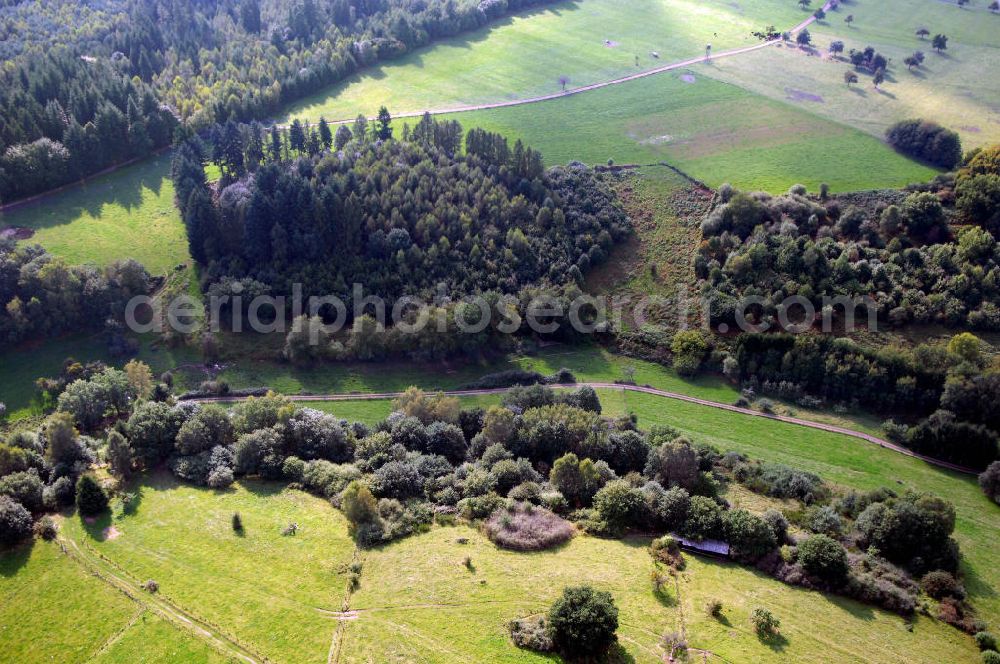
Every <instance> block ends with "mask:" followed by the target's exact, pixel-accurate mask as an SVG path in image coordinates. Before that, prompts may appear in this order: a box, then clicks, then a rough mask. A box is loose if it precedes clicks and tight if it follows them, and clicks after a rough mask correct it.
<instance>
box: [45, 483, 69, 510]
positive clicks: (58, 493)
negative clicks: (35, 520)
mask: <svg viewBox="0 0 1000 664" xmlns="http://www.w3.org/2000/svg"><path fill="white" fill-rule="evenodd" d="M75 496H76V487H74V486H73V480H71V479H70V478H68V477H60V478H59V479H57V480H56V481H55V482H53V483H52V484H50V485H49V486H47V487H45V488H43V489H42V504H43V505H44V507H45V509H47V510H51V511H53V512H54V511H56V510H59V509H60V508H63V507H65V506H67V505H70V504H72V503H73V500H74V498H75Z"/></svg>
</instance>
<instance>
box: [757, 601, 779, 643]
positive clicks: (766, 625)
mask: <svg viewBox="0 0 1000 664" xmlns="http://www.w3.org/2000/svg"><path fill="white" fill-rule="evenodd" d="M750 622H751V624H753V630H754V632H756V633H757V636H758V637H760V638H762V639H765V638H768V637H771V636H774V635H775V634H776V633H777V632H778V628H779V627H780V626H781V621H780V620H778V619H777V618H776V617H775V616H774V614H773V613H771V612H770V611H768V610H767V609H765V608H763V607H759V606H758V607H757V608H755V609H754V610H753V613H751V614H750Z"/></svg>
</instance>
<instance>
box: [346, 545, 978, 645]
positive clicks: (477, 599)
mask: <svg viewBox="0 0 1000 664" xmlns="http://www.w3.org/2000/svg"><path fill="white" fill-rule="evenodd" d="M459 538H466V539H467V540H468V543H467V544H458V543H457V540H458V539H459ZM646 544H647V540H642V539H627V540H623V541H618V540H612V541H609V540H600V539H595V538H591V537H585V536H581V537H577V538H575V539H574V540H572V541H571V542H570V543H569V544H567V545H565V546H563V547H561V548H559V549H556V550H554V551H547V552H541V553H534V554H522V553H512V552H507V551H502V550H498V549H497V548H496V547H494V546H493V545H492V544H491V543H490V542H489V541H488V540H486V538H485V537H483V536H482V535H481V534H480V533H479V532H477V531H475V530H472V529H470V528H467V527H454V528H435V529H434V530H432V531H431V532H430V533H427V534H425V535H421V536H419V537H414V538H410V539H407V540H403V541H401V542H399V543H396V544H393V545H391V546H388V547H385V548H384V549H380V550H375V551H372V552H367V553H365V554H364V558H363V559H364V576H363V578H362V582H361V588H360V590H359V591H358V592H357V593H355V594H354V596H353V597H352V598H351V608H352V609H356V610H357V611H358V612H359V613H358V615H359V617H358V619H357V620H354V621H351V622H349V623H348V625H347V629H346V631H345V635H344V643H343V649H342V657H341V661H344V662H365V661H379V662H381V661H422V662H455V661H489V662H539V661H548V658H545V657H540V656H537V655H534V654H532V653H528V652H524V651H518V650H516V649H514V648H512V646H511V645H510V643H509V641H508V639H507V637H506V630H505V625H504V623H505V622H506V621H507V620H510V619H511V618H517V617H522V616H525V615H531V614H534V613H541V612H544V611H545V610H546V609H547V608H548V606H549V605H550V604H551V602H552V601H554V600H555V598H556V597H557V596H558V595H559V593H560V592H561V591H562V588H563V587H565V586H568V585H579V584H583V583H587V584H591V585H593V586H595V587H597V588H600V589H602V590H607V591H608V592H610V593H611V594H612V596H613V597H614V599H615V603H616V604H617V606H618V608H619V611H620V613H619V625H620V627H619V640H620V642H621V645H622V647H623V649H624V650H625V652H626V653H627V655H626V656H625V657H623V658H622V660H623V661H634V662H643V663H645V662H648V663H650V664H651V663H653V662H662V661H665V657H664V651H663V650H662V648H661V647H660V639H661V637H662V636H663V635H664V634H665V633H668V632H674V631H682V632H683V633H685V634H686V637H687V640H688V643H689V645H690V647H692V648H694V649H701V650H705V651H707V652H705V653H704V654H705V655H706V660H705V661H713V662H725V661H730V662H774V661H782V662H815V661H817V653H825V655H824V657H826V656H831V655H832V653H836V659H837V661H841V662H886V663H889V662H899V661H908V662H940V661H958V658H960V657H961V656H963V655H964V656H965V657H967V659H968V660H969V661H971V659H972V657H974V649H973V647H972V645H971V641H970V640H969V639H968V637H965V636H963V635H961V634H959V633H958V632H956V631H955V630H953V629H952V628H950V627H948V626H946V625H943V624H940V623H936V622H932V621H930V620H926V619H921V620H918V621H917V623H916V625H915V627H914V631H913V632H912V633H910V632H907V631H906V629H905V627H904V623H903V621H902V620H901V619H900V618H899V617H896V616H892V615H889V614H886V613H884V612H881V611H876V610H872V609H870V608H868V607H865V606H862V605H860V604H857V603H856V602H852V601H849V600H844V599H840V598H835V597H829V596H823V595H821V594H819V593H810V592H808V591H803V590H798V589H795V588H790V587H788V586H784V585H782V584H780V583H778V582H776V581H774V580H772V579H769V578H767V577H764V576H763V575H761V574H759V573H756V572H753V571H751V570H747V569H745V568H742V567H739V566H736V565H731V564H725V563H719V562H715V561H709V560H707V559H700V558H696V557H694V556H687V557H686V558H687V561H688V565H687V567H686V569H685V571H684V572H683V573H682V574H681V575H680V577H679V579H678V582H677V585H676V586H675V587H674V588H670V589H669V590H668V592H666V593H665V594H657V593H654V591H653V589H652V586H651V582H650V579H649V574H650V572H651V571H652V563H651V559H650V557H649V554H648V553H647V552H646ZM465 556H468V557H470V558H471V559H472V565H473V567H474V571H469V570H467V569H466V568H465V567H464V565H463V564H462V561H463V560H464V558H465ZM386 577H389V578H393V579H397V580H398V583H397V584H385V583H380V582H379V581H380V580H381V579H384V578H386ZM711 598H718V599H721V600H722V602H723V604H724V610H723V619H722V620H720V621H717V620H715V619H711V618H709V617H708V616H707V615H706V614H705V611H704V606H705V603H706V602H707V601H708V600H709V599H711ZM761 605H763V606H768V607H770V608H771V609H772V610H773V611H774V613H775V614H776V615H778V616H779V617H780V619H781V621H782V628H781V630H782V634H783V636H784V637H785V638H784V639H782V640H780V641H778V642H777V643H774V644H770V645H766V644H763V643H761V642H760V641H759V640H758V639H757V638H756V636H754V635H753V633H752V631H751V629H750V625H749V614H750V611H752V609H753V608H754V607H755V606H761ZM817 625H822V626H823V627H822V629H817V627H816V626H817ZM949 631H950V632H951V633H949ZM386 633H394V634H399V635H401V636H402V637H403V638H399V639H386V638H385V636H384V635H385V634H386ZM691 661H699V662H700V661H703V660H702V653H698V652H692V653H691Z"/></svg>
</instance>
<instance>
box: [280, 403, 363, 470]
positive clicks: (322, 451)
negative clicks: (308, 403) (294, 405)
mask: <svg viewBox="0 0 1000 664" xmlns="http://www.w3.org/2000/svg"><path fill="white" fill-rule="evenodd" d="M286 437H287V439H288V441H289V446H290V447H291V450H292V452H293V453H294V454H295V455H296V456H298V457H299V458H301V459H305V460H306V461H309V460H311V459H327V460H329V461H333V462H334V463H343V462H345V461H350V459H351V457H352V456H353V454H354V441H353V439H352V438H351V437H350V436H349V435H348V433H347V432H346V431H344V428H343V427H342V426H341V425H340V420H338V419H337V418H335V417H333V416H332V415H328V414H326V413H323V412H320V411H318V410H314V409H312V408H302V409H300V410H297V411H296V412H295V414H294V415H292V417H291V419H289V420H288V423H287V425H286Z"/></svg>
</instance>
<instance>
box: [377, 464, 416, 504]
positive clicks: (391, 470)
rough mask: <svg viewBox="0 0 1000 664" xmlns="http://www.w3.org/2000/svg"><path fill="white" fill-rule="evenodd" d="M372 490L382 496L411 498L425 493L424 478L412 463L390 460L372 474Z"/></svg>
mask: <svg viewBox="0 0 1000 664" xmlns="http://www.w3.org/2000/svg"><path fill="white" fill-rule="evenodd" d="M371 490H372V493H374V494H375V495H377V496H380V497H387V498H399V499H405V498H411V497H414V496H419V495H421V493H423V478H422V477H420V473H418V472H417V470H416V468H414V467H413V466H412V465H411V464H409V463H406V462H403V461H390V462H389V463H387V464H385V465H383V466H382V467H380V468H379V469H378V470H376V471H375V473H374V474H373V475H372V478H371Z"/></svg>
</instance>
